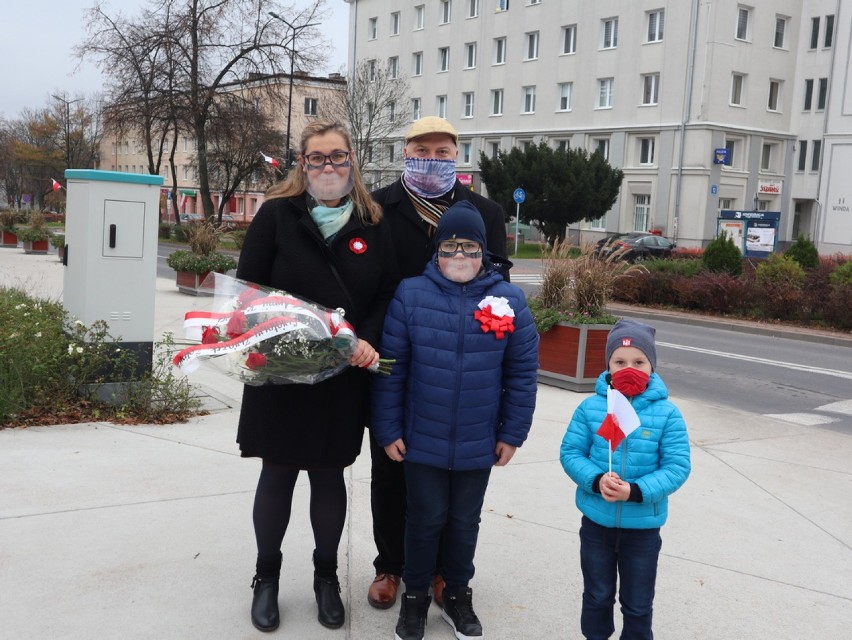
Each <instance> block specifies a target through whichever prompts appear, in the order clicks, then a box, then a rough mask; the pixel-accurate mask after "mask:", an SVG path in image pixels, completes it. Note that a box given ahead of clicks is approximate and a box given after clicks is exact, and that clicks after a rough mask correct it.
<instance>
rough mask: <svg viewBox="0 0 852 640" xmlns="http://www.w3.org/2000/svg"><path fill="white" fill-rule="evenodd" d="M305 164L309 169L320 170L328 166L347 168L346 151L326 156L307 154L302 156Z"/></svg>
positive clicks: (347, 158) (322, 154) (347, 153)
mask: <svg viewBox="0 0 852 640" xmlns="http://www.w3.org/2000/svg"><path fill="white" fill-rule="evenodd" d="M304 158H305V164H306V165H307V166H308V167H309V168H311V169H322V168H324V167H325V165H327V164H330V165H331V166H332V167H348V166H349V152H348V151H332V152H331V153H329V154H328V155H326V154H324V153H309V154H308V155H306V156H304Z"/></svg>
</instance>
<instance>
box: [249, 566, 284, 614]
mask: <svg viewBox="0 0 852 640" xmlns="http://www.w3.org/2000/svg"><path fill="white" fill-rule="evenodd" d="M280 575H281V554H280V553H279V554H278V557H277V558H261V557H258V559H257V573H256V574H255V576H254V578H252V581H251V588H252V589H253V590H254V595H253V596H252V600H251V623H252V624H253V625H254V626H255V628H256V629H259V630H260V631H275V630H276V629H277V628H278V625H279V624H281V618H280V615H279V613H278V579H279V577H280Z"/></svg>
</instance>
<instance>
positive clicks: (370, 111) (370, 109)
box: [367, 102, 376, 120]
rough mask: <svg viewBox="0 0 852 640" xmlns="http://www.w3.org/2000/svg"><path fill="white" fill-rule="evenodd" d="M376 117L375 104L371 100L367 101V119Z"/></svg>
mask: <svg viewBox="0 0 852 640" xmlns="http://www.w3.org/2000/svg"><path fill="white" fill-rule="evenodd" d="M374 117H376V105H375V104H374V103H372V102H368V103H367V119H368V120H372V119H373V118H374Z"/></svg>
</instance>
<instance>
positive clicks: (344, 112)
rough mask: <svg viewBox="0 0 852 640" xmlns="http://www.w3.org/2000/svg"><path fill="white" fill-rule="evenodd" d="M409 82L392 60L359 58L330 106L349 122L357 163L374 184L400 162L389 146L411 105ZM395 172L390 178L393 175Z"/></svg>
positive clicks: (395, 137) (335, 114) (394, 177)
mask: <svg viewBox="0 0 852 640" xmlns="http://www.w3.org/2000/svg"><path fill="white" fill-rule="evenodd" d="M409 87H410V85H409V82H408V78H407V77H406V76H402V75H399V73H398V67H395V66H394V65H393V64H392V63H388V64H386V65H380V64H379V63H378V62H377V61H375V60H362V61H361V62H359V63H358V64H357V65H356V66H355V69H354V70H353V71H352V72H351V73H350V74H349V77H348V78H347V83H346V91H345V92H340V93H339V94H337V97H338V100H337V102H336V103H334V104H333V106H332V113H333V114H334V116H335V117H337V118H340V119H342V120H343V121H344V122H346V123H348V125H349V129H350V132H351V134H352V141H353V144H354V145H355V153H356V157H357V160H358V166H360V167H361V168H362V171H363V172H364V174H365V176H367V177H368V180H369V178H370V177H372V182H373V185H374V186H377V185H378V184H380V183H381V181H382V176H383V174H384V173H387V172H388V171H394V172H395V173H398V171H399V163H398V162H397V158H396V155H395V151H394V153H393V154H392V153H391V152H390V149H392V148H394V143H395V142H396V141H398V140H399V139H400V137H401V133H400V130H401V128H402V127H403V126H404V124H403V123H404V122H405V121H406V119H407V118H406V114H407V113H408V112H409V108H410V101H411V98H410V93H409V91H410V88H409ZM396 177H397V176H396V175H394V176H393V179H396Z"/></svg>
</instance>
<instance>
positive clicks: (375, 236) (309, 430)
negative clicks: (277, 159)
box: [237, 196, 399, 469]
mask: <svg viewBox="0 0 852 640" xmlns="http://www.w3.org/2000/svg"><path fill="white" fill-rule="evenodd" d="M355 238H360V239H362V240H364V241H365V243H366V246H367V249H366V251H364V252H363V253H356V252H355V251H354V250H353V249H352V248H351V247H350V242H351V241H352V240H353V239H355ZM329 263H334V265H335V266H336V267H337V271H338V273H339V274H340V277H341V279H342V280H343V281H344V282H345V283H346V287H347V288H348V290H349V296H350V297H347V295H346V293H345V292H344V290H343V288H342V287H341V285H340V283H339V282H338V280H337V279H336V278H335V277H334V273H333V272H332V270H331V268H330V266H329ZM397 274H398V270H397V265H396V256H395V253H394V251H393V245H392V242H391V239H390V233H389V229H388V226H387V225H386V224H384V223H381V224H378V225H375V226H364V225H362V224H361V223H360V222H359V221H358V219H357V218H356V217H355V215H354V214H353V216H352V218H351V219H350V220H349V222H347V223H346V225H345V226H344V227H343V228H342V229H341V230H340V231H339V232H338V233H337V235H336V236H335V238H334V239H333V240H332V242H331V243H330V244H327V243H326V242H325V240H324V239H323V237H322V235H321V234H320V232H319V229H318V228H317V226H316V224H315V223H314V221H313V219H312V218H311V216H310V214H309V213H308V210H307V205H306V202H305V198H304V196H298V197H294V198H275V199H272V200H268V201H267V202H265V203H264V204H263V205H262V206H261V208H260V210H259V211H258V212H257V215H255V217H254V219H253V220H252V223H251V225H250V226H249V228H248V231H247V232H246V237H245V242H244V244H243V248H242V250H241V252H240V263H239V266H238V267H237V277H238V278H240V279H243V280H248V281H250V282H255V283H257V284H260V285H265V286H271V287H275V288H277V289H281V290H283V291H286V292H288V293H292V294H294V295H297V296H301V297H304V298H307V299H309V300H312V301H313V302H316V303H318V304H320V305H323V306H325V307H329V308H332V309H336V308H338V307H342V308H343V309H345V310H346V316H345V317H346V320H348V321H349V322H350V323H351V324H352V325H353V326H354V327H355V331H356V333H357V334H358V337H359V338H362V339H364V340H366V341H367V342H369V343H370V344H371V345H373V346H374V347H376V348H378V346H379V341H380V337H381V332H382V322H383V320H384V316H385V311H386V309H387V305H388V303H389V302H390V300H391V298H392V297H393V293H394V290H395V288H396V285H397V284H398V282H399V277H398V275H397ZM350 299H351V303H350ZM353 305H354V306H353ZM371 375H373V374H371V373H368V372H367V371H365V370H364V369H359V368H355V367H351V368H349V369H347V370H346V371H344V372H343V373H341V374H340V375H337V376H334V377H332V378H329V379H328V380H324V381H323V382H319V383H317V384H314V385H305V384H285V385H265V386H260V387H258V386H250V385H246V386H245V387H244V389H243V402H242V408H241V411H240V421H239V429H238V431H237V442H239V445H240V451H241V453H242V456H243V457H260V458H266V459H269V460H271V461H273V462H276V463H279V464H283V465H288V466H292V467H297V468H300V469H311V468H332V467H345V466H348V465H350V464H352V463H353V462H354V461H355V458H356V457H357V456H358V453H359V452H360V451H361V440H362V438H363V430H364V426H365V424H366V423H367V420H368V412H369V395H368V394H369V377H370V376H371Z"/></svg>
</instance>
